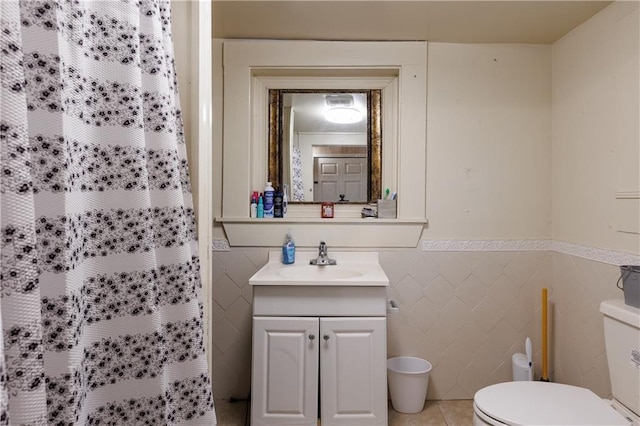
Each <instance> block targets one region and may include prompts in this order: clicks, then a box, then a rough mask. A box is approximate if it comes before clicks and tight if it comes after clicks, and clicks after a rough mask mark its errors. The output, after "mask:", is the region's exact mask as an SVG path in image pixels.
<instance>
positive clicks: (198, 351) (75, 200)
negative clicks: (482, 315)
mask: <svg viewBox="0 0 640 426" xmlns="http://www.w3.org/2000/svg"><path fill="white" fill-rule="evenodd" d="M169 6H170V5H169V2H168V1H163V0H102V1H97V0H94V1H85V0H21V1H17V0H2V1H0V30H1V32H0V143H1V154H2V157H1V160H2V162H1V172H2V175H1V200H0V202H1V209H0V210H1V216H0V228H1V229H0V232H1V234H0V235H1V238H2V241H1V250H2V252H1V262H2V267H1V287H0V291H1V297H2V298H1V303H0V321H1V325H0V327H1V332H2V338H1V339H0V355H1V356H0V424H4V425H8V424H10V425H21V424H27V425H46V424H49V425H74V424H82V425H97V424H101V425H102V424H110V425H116V424H117V425H143V424H144V425H168V424H172V425H173V424H197V425H211V424H215V422H216V420H215V412H214V409H213V398H212V391H211V383H210V380H209V374H208V371H207V362H206V356H205V348H204V343H203V337H204V336H203V323H202V305H201V303H200V301H199V297H200V289H201V282H200V275H199V267H198V265H199V264H198V256H197V244H196V230H195V217H194V211H193V205H192V197H191V189H190V185H189V175H188V168H187V162H186V150H185V143H184V134H183V129H182V119H181V116H180V110H179V102H178V90H177V84H176V76H175V67H174V59H173V47H172V38H171V19H170V7H169Z"/></svg>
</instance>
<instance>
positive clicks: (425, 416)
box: [215, 399, 473, 426]
mask: <svg viewBox="0 0 640 426" xmlns="http://www.w3.org/2000/svg"><path fill="white" fill-rule="evenodd" d="M215 404H216V413H217V415H218V425H219V426H247V425H249V422H248V421H246V419H245V416H246V415H247V414H248V412H247V403H246V401H237V402H229V401H227V400H222V399H216V401H215ZM472 423H473V401H472V400H467V399H461V400H449V401H427V403H426V404H425V406H424V410H422V412H420V413H417V414H402V413H398V412H396V411H394V410H393V408H391V405H389V426H427V425H434V426H435V425H437V426H467V425H471V424H472ZM318 424H320V422H318Z"/></svg>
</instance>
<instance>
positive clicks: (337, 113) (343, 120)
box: [324, 107, 362, 124]
mask: <svg viewBox="0 0 640 426" xmlns="http://www.w3.org/2000/svg"><path fill="white" fill-rule="evenodd" d="M324 118H325V119H326V120H327V121H329V122H331V123H338V124H352V123H357V122H358V121H360V120H362V112H360V110H358V109H357V108H354V107H334V108H329V109H328V110H327V111H326V112H325V113H324Z"/></svg>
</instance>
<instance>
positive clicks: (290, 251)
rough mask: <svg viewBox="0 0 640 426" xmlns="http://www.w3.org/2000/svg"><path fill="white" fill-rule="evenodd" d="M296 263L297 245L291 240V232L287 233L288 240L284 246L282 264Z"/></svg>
mask: <svg viewBox="0 0 640 426" xmlns="http://www.w3.org/2000/svg"><path fill="white" fill-rule="evenodd" d="M295 261H296V245H295V244H294V243H293V239H292V238H291V231H289V232H287V239H286V241H285V242H284V244H283V245H282V263H284V264H285V265H291V264H293V263H294V262H295Z"/></svg>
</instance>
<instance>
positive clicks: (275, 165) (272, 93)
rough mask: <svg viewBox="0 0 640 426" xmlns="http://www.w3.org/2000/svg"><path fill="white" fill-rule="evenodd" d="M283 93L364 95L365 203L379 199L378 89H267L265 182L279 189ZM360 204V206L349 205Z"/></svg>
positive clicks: (380, 91)
mask: <svg viewBox="0 0 640 426" xmlns="http://www.w3.org/2000/svg"><path fill="white" fill-rule="evenodd" d="M286 93H365V94H366V95H367V158H368V160H369V171H368V176H367V199H368V202H369V203H373V202H376V201H377V200H378V199H380V197H381V195H382V90H380V89H353V90H352V89H269V111H268V123H269V129H268V145H269V146H268V163H269V164H268V171H269V176H268V180H269V181H271V182H272V185H273V187H274V188H275V187H276V186H281V183H282V174H283V164H282V155H281V152H282V149H281V146H282V140H283V137H282V131H283V126H282V118H283V114H282V108H283V98H284V94H286ZM289 203H290V204H320V201H289ZM349 204H364V203H349Z"/></svg>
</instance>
